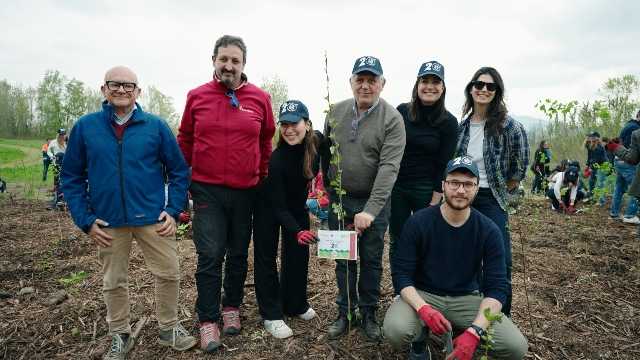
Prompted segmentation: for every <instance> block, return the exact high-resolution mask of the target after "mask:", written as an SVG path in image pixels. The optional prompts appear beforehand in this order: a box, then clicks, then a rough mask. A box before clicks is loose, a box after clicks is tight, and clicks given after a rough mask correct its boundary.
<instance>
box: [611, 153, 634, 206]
mask: <svg viewBox="0 0 640 360" xmlns="http://www.w3.org/2000/svg"><path fill="white" fill-rule="evenodd" d="M614 166H615V169H616V172H617V175H616V187H615V190H614V191H613V201H612V202H611V212H610V215H611V216H612V217H618V216H619V215H620V209H621V208H622V196H623V195H624V193H626V192H627V189H628V188H629V185H631V182H632V181H633V177H634V176H635V174H636V166H637V165H631V164H627V163H626V162H624V161H620V160H617V161H616V162H615V164H614ZM637 213H638V200H637V199H636V198H635V197H633V196H629V204H628V205H627V209H626V211H625V212H624V217H626V218H630V217H634V216H636V214H637Z"/></svg>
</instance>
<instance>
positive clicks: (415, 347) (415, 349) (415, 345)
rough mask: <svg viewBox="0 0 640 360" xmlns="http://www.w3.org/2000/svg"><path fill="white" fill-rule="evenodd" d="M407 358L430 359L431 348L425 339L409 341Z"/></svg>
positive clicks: (416, 359)
mask: <svg viewBox="0 0 640 360" xmlns="http://www.w3.org/2000/svg"><path fill="white" fill-rule="evenodd" d="M409 360H431V350H429V346H428V345H427V342H426V341H424V340H423V341H416V342H412V343H411V351H409Z"/></svg>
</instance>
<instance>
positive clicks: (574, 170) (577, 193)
mask: <svg viewBox="0 0 640 360" xmlns="http://www.w3.org/2000/svg"><path fill="white" fill-rule="evenodd" d="M579 177H580V170H579V168H578V167H576V166H574V165H571V166H568V167H567V169H566V170H565V171H562V172H558V173H556V174H554V175H553V177H552V178H551V181H550V182H549V184H550V187H551V188H550V189H549V190H548V191H547V197H549V200H551V208H552V209H553V210H556V211H558V212H561V213H567V214H575V213H576V207H577V205H578V202H579V201H580V200H582V199H583V198H584V191H583V190H582V189H581V187H580V181H579Z"/></svg>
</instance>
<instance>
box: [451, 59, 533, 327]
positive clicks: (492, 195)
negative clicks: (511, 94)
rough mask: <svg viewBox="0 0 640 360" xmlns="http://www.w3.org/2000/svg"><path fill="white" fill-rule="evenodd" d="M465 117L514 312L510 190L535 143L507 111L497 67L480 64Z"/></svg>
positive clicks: (466, 146)
mask: <svg viewBox="0 0 640 360" xmlns="http://www.w3.org/2000/svg"><path fill="white" fill-rule="evenodd" d="M464 95H465V98H466V101H465V104H464V107H463V110H462V113H463V118H465V119H464V120H463V121H462V123H461V124H460V126H459V128H458V145H457V152H456V153H457V155H456V156H461V155H465V154H466V155H469V156H471V157H472V158H473V162H474V163H475V164H476V165H477V166H478V169H479V170H480V177H479V186H480V189H479V191H478V195H477V196H476V198H475V200H474V202H473V204H472V206H473V207H474V208H476V209H477V210H478V211H480V212H481V213H483V214H484V215H486V216H487V217H489V218H490V219H491V220H493V221H494V222H495V223H496V225H498V227H499V228H500V230H501V231H502V236H503V240H504V246H505V260H506V265H507V278H508V280H509V289H508V296H507V300H506V303H505V304H503V306H502V312H503V313H504V314H506V315H507V316H510V313H511V237H510V236H509V229H508V225H509V216H508V209H507V206H508V205H507V193H508V192H510V191H516V190H517V189H518V186H519V185H520V181H522V179H524V177H525V174H526V171H527V166H528V164H529V142H528V140H527V133H526V132H525V130H524V127H523V126H522V124H520V123H519V122H518V121H516V120H514V119H513V118H512V117H510V116H509V115H507V107H506V105H505V103H504V83H503V81H502V77H501V76H500V74H499V73H498V71H497V70H496V69H494V68H492V67H483V68H480V69H479V70H478V71H476V73H475V74H474V75H473V77H472V78H471V81H470V82H469V84H467V86H466V87H465V89H464Z"/></svg>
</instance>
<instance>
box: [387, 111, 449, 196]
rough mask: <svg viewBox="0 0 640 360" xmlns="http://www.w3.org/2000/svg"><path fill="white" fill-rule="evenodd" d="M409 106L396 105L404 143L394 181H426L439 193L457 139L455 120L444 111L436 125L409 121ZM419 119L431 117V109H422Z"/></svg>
mask: <svg viewBox="0 0 640 360" xmlns="http://www.w3.org/2000/svg"><path fill="white" fill-rule="evenodd" d="M409 106H410V103H404V104H400V105H399V106H398V111H399V112H400V114H402V118H403V120H404V128H405V131H406V134H407V144H406V145H405V148H404V155H403V156H402V162H401V163H400V172H399V173H398V179H397V180H396V182H398V183H400V184H401V183H403V182H409V181H416V180H418V181H419V180H430V181H432V182H433V186H434V190H435V191H438V192H442V179H443V176H444V169H445V167H446V166H447V162H448V161H449V160H451V158H452V157H453V153H454V151H455V150H456V142H457V140H458V120H457V119H456V117H455V116H453V115H452V114H451V113H450V112H448V111H446V112H445V115H444V119H441V122H439V124H438V126H435V127H434V126H431V125H429V124H428V123H427V121H425V119H422V118H421V119H418V120H417V121H412V120H411V114H410V112H409ZM421 110H422V114H421V115H420V116H421V117H429V116H432V114H431V112H432V108H431V107H429V106H423V107H422V108H421Z"/></svg>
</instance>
